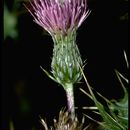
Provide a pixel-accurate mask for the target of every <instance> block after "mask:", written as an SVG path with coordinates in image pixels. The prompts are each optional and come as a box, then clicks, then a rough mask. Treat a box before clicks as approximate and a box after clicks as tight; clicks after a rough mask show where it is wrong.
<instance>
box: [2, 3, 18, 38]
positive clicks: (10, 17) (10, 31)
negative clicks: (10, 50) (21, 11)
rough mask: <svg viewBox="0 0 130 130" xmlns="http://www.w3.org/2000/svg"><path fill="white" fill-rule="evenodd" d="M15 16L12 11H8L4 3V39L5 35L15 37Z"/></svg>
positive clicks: (16, 34) (16, 33) (16, 32)
mask: <svg viewBox="0 0 130 130" xmlns="http://www.w3.org/2000/svg"><path fill="white" fill-rule="evenodd" d="M17 21H18V20H17V16H16V15H15V13H14V12H13V11H12V12H10V11H9V10H8V8H7V6H6V5H4V39H5V38H7V37H11V38H16V37H17V36H18V31H17Z"/></svg>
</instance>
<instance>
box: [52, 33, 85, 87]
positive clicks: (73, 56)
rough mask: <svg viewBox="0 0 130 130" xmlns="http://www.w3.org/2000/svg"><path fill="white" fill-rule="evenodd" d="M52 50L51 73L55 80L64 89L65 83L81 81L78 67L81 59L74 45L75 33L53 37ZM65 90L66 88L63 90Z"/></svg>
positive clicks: (80, 64)
mask: <svg viewBox="0 0 130 130" xmlns="http://www.w3.org/2000/svg"><path fill="white" fill-rule="evenodd" d="M53 41H54V49H53V58H52V63H51V67H52V73H53V76H54V78H55V80H56V81H57V82H58V83H59V84H61V85H62V86H63V87H64V88H65V87H66V85H65V84H66V83H72V84H74V83H77V82H79V81H80V80H81V78H82V74H81V71H80V66H82V64H83V63H82V59H81V55H80V52H79V49H78V46H77V45H76V32H75V31H73V32H71V33H69V35H68V34H67V35H66V36H63V35H55V36H53ZM65 89H66V88H65Z"/></svg>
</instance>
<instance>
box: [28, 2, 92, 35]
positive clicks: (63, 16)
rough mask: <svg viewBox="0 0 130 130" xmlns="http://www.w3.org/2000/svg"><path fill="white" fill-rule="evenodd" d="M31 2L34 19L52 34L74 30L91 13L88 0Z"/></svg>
mask: <svg viewBox="0 0 130 130" xmlns="http://www.w3.org/2000/svg"><path fill="white" fill-rule="evenodd" d="M30 4H31V6H32V8H33V10H31V9H28V10H29V12H30V13H31V15H32V16H33V17H34V21H35V22H36V23H37V24H38V25H40V26H41V27H43V28H44V29H45V30H46V31H48V32H49V33H50V34H51V35H53V34H59V33H60V34H63V35H65V34H67V33H68V32H72V31H73V30H74V29H77V28H78V27H80V25H81V24H82V23H83V21H84V20H85V19H86V18H87V16H88V15H89V13H90V11H89V10H88V9H87V3H86V0H32V2H30Z"/></svg>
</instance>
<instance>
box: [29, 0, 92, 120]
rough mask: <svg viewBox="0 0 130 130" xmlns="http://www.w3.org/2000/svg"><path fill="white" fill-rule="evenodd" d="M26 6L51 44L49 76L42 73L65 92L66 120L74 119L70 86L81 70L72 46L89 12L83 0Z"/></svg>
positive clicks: (36, 2)
mask: <svg viewBox="0 0 130 130" xmlns="http://www.w3.org/2000/svg"><path fill="white" fill-rule="evenodd" d="M30 5H31V7H32V9H30V8H29V7H27V9H28V11H29V12H30V13H31V15H32V16H33V18H34V21H35V22H36V23H37V24H38V25H40V26H41V27H42V28H44V29H45V30H46V31H47V32H48V33H49V34H50V35H51V36H52V39H53V42H54V48H53V57H52V63H51V69H52V70H51V74H50V73H48V72H47V71H46V70H44V69H43V68H42V67H41V68H42V69H43V71H44V72H45V73H46V74H47V75H48V76H49V77H50V78H51V79H53V80H54V81H55V82H57V83H58V84H60V85H61V86H62V87H63V88H64V90H65V91H66V96H67V103H68V112H69V114H70V119H71V120H72V121H73V120H74V118H75V109H74V93H73V92H74V91H73V89H74V84H75V83H78V82H79V81H80V80H81V78H82V74H81V71H80V67H79V66H81V67H83V62H82V59H81V55H80V52H79V49H78V46H77V44H76V31H77V29H78V28H79V27H80V26H81V24H82V23H83V21H84V20H85V19H86V18H87V17H88V15H89V13H90V11H89V9H88V6H87V1H86V0H32V1H31V2H30Z"/></svg>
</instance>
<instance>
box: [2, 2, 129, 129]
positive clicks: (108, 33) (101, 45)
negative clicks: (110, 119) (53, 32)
mask: <svg viewBox="0 0 130 130" xmlns="http://www.w3.org/2000/svg"><path fill="white" fill-rule="evenodd" d="M5 3H6V4H7V7H8V9H9V10H10V11H12V10H13V8H12V6H13V3H15V2H14V1H10V0H5ZM16 3H17V2H16ZM22 3H23V2H19V1H18V3H17V4H18V5H17V6H18V11H19V10H22V11H23V12H24V13H20V14H19V15H18V23H17V30H18V37H17V38H11V37H6V39H4V42H3V43H2V120H3V122H2V130H7V129H9V126H8V125H9V122H10V121H12V122H13V125H14V130H35V129H36V130H39V129H40V130H41V129H42V128H41V124H40V123H39V120H40V119H39V116H41V117H43V118H44V119H46V120H47V122H48V124H52V122H53V120H52V119H53V118H55V117H57V115H58V113H59V111H60V110H61V108H62V107H65V106H66V96H65V91H64V90H63V88H62V87H61V86H59V85H58V84H56V83H54V82H53V81H52V80H51V79H49V78H48V77H47V76H46V75H45V74H44V72H43V71H42V70H41V69H40V65H41V66H42V67H43V68H44V69H46V70H48V71H50V70H51V67H50V64H51V58H52V49H53V41H52V39H51V37H50V36H49V35H48V34H46V33H45V32H43V29H42V28H41V27H39V26H38V25H37V24H35V23H34V22H33V20H32V19H33V18H32V17H31V16H30V14H29V13H28V12H27V11H26V10H25V8H24V7H23V4H22ZM88 4H89V8H90V9H91V11H92V12H91V14H90V16H89V17H88V18H87V19H86V21H85V22H84V23H83V24H82V26H81V27H80V28H79V30H78V32H77V44H78V47H79V49H80V52H81V56H82V59H83V60H86V59H87V61H86V62H87V65H86V67H85V70H84V72H85V74H86V76H87V78H88V80H89V83H90V84H91V85H92V86H93V88H94V89H95V90H97V91H98V92H100V93H101V94H103V95H104V96H105V97H107V98H108V99H113V98H114V99H119V98H121V97H122V96H123V91H122V88H121V86H120V84H119V82H118V79H117V77H116V75H115V72H114V69H117V70H119V71H120V72H121V73H122V74H123V75H124V76H126V77H127V67H126V63H125V59H124V55H123V51H124V50H125V51H126V53H127V55H128V20H127V19H124V20H121V19H120V17H121V16H123V15H124V14H125V13H126V12H127V1H124V0H98V1H96V0H89V1H88ZM17 6H16V7H17ZM82 81H83V80H82ZM76 86H77V87H75V105H76V106H78V107H79V108H80V109H79V110H76V112H77V113H79V115H80V114H81V113H82V112H85V111H83V110H82V109H81V107H82V106H91V105H92V102H91V100H89V99H88V97H87V96H85V95H84V94H83V93H82V92H81V91H80V90H79V87H82V88H84V89H86V88H87V86H86V85H85V83H81V84H77V85H76ZM86 90H87V89H86Z"/></svg>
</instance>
